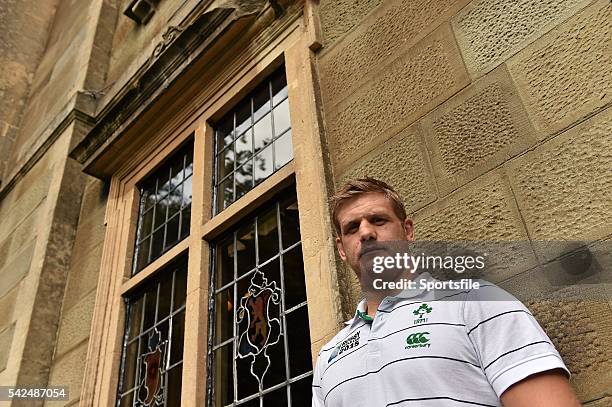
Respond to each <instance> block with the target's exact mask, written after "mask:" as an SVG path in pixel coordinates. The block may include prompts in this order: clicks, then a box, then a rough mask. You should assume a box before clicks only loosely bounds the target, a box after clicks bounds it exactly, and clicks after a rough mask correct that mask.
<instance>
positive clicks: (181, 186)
mask: <svg viewBox="0 0 612 407" xmlns="http://www.w3.org/2000/svg"><path fill="white" fill-rule="evenodd" d="M192 173H193V142H189V143H187V144H186V145H185V146H184V147H183V148H181V149H180V150H179V151H178V152H176V153H175V154H174V155H173V156H172V157H171V158H170V159H169V160H167V161H166V162H165V163H164V164H162V166H161V167H160V168H159V169H158V170H157V171H155V173H153V174H152V175H151V176H149V177H147V179H145V180H144V181H143V182H142V183H141V184H140V185H139V190H140V206H139V214H138V230H137V232H136V251H135V255H134V271H133V273H134V274H135V273H137V272H139V271H140V270H142V269H143V268H144V267H145V266H147V265H148V264H149V263H151V262H152V261H153V260H155V259H157V258H158V257H159V256H161V255H162V254H163V253H165V252H166V251H168V249H170V248H171V247H172V246H174V245H175V244H176V243H178V242H179V241H180V240H182V239H184V238H185V237H186V236H188V235H189V222H190V218H191V193H192Z"/></svg>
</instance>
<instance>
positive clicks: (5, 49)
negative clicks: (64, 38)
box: [0, 0, 59, 183]
mask: <svg viewBox="0 0 612 407" xmlns="http://www.w3.org/2000/svg"><path fill="white" fill-rule="evenodd" d="M58 4H59V0H53V1H52V0H48V1H44V2H40V1H37V0H27V1H18V2H15V1H11V0H2V1H0V26H1V27H2V38H0V65H1V66H2V74H0V180H2V181H3V183H6V179H4V178H3V175H4V174H5V172H6V170H7V168H6V166H7V162H8V159H9V156H10V154H11V150H12V148H13V143H14V141H15V139H16V138H17V133H18V130H19V124H20V121H21V116H22V113H23V108H24V105H25V99H26V97H27V94H28V91H29V88H30V85H31V83H32V80H33V78H34V73H35V71H36V67H37V66H38V63H39V61H40V59H41V57H42V55H43V53H44V51H45V46H46V42H47V37H48V35H49V30H50V28H51V24H52V23H53V18H54V16H55V10H56V8H57V5H58ZM24 27H28V29H27V30H24Z"/></svg>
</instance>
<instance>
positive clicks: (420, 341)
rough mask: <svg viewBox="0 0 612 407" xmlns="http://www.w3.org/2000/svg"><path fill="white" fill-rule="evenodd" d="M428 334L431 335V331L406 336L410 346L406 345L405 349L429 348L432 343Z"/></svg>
mask: <svg viewBox="0 0 612 407" xmlns="http://www.w3.org/2000/svg"><path fill="white" fill-rule="evenodd" d="M427 335H429V332H416V333H413V334H410V335H408V337H407V338H406V343H407V344H408V346H406V348H405V349H412V348H429V347H430V346H431V344H429V343H428V342H429V338H428V337H427Z"/></svg>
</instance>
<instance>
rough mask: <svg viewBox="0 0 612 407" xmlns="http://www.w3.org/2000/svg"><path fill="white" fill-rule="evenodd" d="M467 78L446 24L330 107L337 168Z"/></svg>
mask: <svg viewBox="0 0 612 407" xmlns="http://www.w3.org/2000/svg"><path fill="white" fill-rule="evenodd" d="M467 82H468V77H467V73H466V72H465V68H464V66H463V62H462V61H461V57H460V56H459V51H458V49H457V47H456V44H455V41H454V38H453V35H452V33H451V31H450V27H449V26H448V25H444V26H442V27H441V28H440V29H438V30H436V31H435V32H433V33H432V34H431V35H429V36H428V37H426V38H425V39H423V40H422V41H421V42H419V43H418V44H417V45H416V46H415V47H413V48H411V49H410V50H408V52H406V53H405V54H403V55H401V56H399V57H398V58H397V59H396V60H394V61H393V62H392V63H391V64H390V65H387V66H385V67H381V68H380V70H379V72H378V75H377V77H376V78H375V79H374V80H372V81H371V82H370V83H369V84H368V85H367V86H364V87H362V88H360V89H359V90H358V91H357V92H355V93H354V94H352V95H351V96H350V97H349V98H347V99H345V100H343V101H342V102H341V103H339V104H337V105H336V106H334V107H333V109H331V111H329V112H326V117H327V119H326V121H327V136H328V141H329V146H330V155H331V158H332V162H333V165H334V170H335V171H336V172H340V173H341V172H343V171H344V169H346V167H347V165H348V164H349V163H351V162H354V161H355V160H356V159H357V158H358V157H359V156H361V155H364V154H366V153H367V152H368V151H370V150H372V149H373V148H374V147H376V146H377V145H379V144H381V143H382V142H384V141H385V140H386V139H388V138H389V137H391V136H392V135H394V134H396V133H397V132H398V131H399V130H400V129H403V128H405V127H406V126H408V125H410V124H411V123H413V122H414V121H415V120H416V119H417V118H418V117H420V116H422V115H423V114H425V113H427V112H428V111H430V110H431V109H433V108H434V107H435V106H437V105H438V104H440V103H442V102H443V101H444V100H446V99H447V98H448V97H450V96H451V95H452V94H454V93H455V92H457V91H458V90H459V89H461V88H463V87H464V86H465V85H466V84H467Z"/></svg>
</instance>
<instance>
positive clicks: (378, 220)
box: [374, 218, 386, 225]
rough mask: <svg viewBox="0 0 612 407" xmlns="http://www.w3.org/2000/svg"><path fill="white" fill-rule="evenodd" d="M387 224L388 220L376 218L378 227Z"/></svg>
mask: <svg viewBox="0 0 612 407" xmlns="http://www.w3.org/2000/svg"><path fill="white" fill-rule="evenodd" d="M385 222H386V220H385V219H383V218H375V219H374V223H375V224H377V225H382V224H383V223H385Z"/></svg>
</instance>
